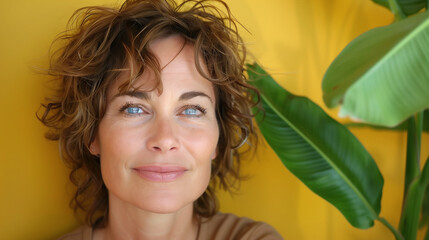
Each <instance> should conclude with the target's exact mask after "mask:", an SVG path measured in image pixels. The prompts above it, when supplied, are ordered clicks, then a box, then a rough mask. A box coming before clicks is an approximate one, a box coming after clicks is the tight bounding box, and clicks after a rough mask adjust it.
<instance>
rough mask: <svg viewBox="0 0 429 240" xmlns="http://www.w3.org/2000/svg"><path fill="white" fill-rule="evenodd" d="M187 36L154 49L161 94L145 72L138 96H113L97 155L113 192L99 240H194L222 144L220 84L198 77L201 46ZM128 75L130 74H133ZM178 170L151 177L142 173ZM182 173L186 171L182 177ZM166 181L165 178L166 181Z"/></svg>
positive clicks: (156, 44)
mask: <svg viewBox="0 0 429 240" xmlns="http://www.w3.org/2000/svg"><path fill="white" fill-rule="evenodd" d="M183 44H184V40H183V38H181V37H180V36H176V35H173V36H169V37H166V38H162V39H159V40H155V41H153V42H152V43H151V44H150V49H151V51H152V52H153V53H154V54H155V56H156V57H157V58H158V61H159V63H160V66H161V69H162V71H161V80H162V92H160V91H157V90H154V91H151V92H148V89H150V88H151V87H153V83H154V74H153V73H152V72H151V71H145V72H144V73H143V75H142V76H141V77H140V78H139V79H138V81H137V83H136V86H138V88H137V93H125V94H119V91H118V87H119V86H121V84H122V83H124V81H125V80H126V79H127V74H124V75H122V76H120V77H119V78H118V80H117V81H115V83H114V84H113V85H112V86H111V87H110V89H109V91H108V94H107V95H108V104H107V110H106V114H105V116H104V117H103V119H102V120H101V121H100V124H99V128H98V132H97V134H96V137H95V140H94V141H93V143H92V144H91V146H90V150H91V153H92V154H94V155H98V154H99V155H100V161H101V172H102V176H103V181H104V183H105V185H106V187H107V189H108V191H109V218H108V219H109V222H108V224H107V226H106V227H105V228H103V229H98V230H95V232H94V239H195V237H196V235H197V230H198V224H197V223H196V222H195V221H194V220H193V219H194V218H193V202H194V201H195V200H196V199H198V197H200V196H201V195H202V194H203V192H204V191H205V189H206V188H207V186H208V183H209V180H210V172H211V160H212V159H214V158H215V156H216V147H217V142H218V138H219V130H218V124H217V120H216V116H215V93H214V89H213V85H212V84H211V83H210V82H209V81H208V80H206V79H204V78H203V77H202V76H201V75H200V74H199V73H198V71H197V69H196V67H195V62H194V61H195V60H194V48H193V46H192V45H190V44H186V45H185V46H184V47H183ZM128 74H129V73H128ZM147 167H149V168H152V167H155V168H173V169H180V171H179V173H177V174H176V173H174V174H170V175H169V174H158V173H155V176H156V177H155V178H153V174H152V175H149V176H150V177H149V178H148V177H147V176H146V175H145V174H142V171H141V169H146V168H147ZM182 170H183V171H182ZM159 176H161V177H159Z"/></svg>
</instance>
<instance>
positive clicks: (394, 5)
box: [388, 0, 429, 21]
mask: <svg viewBox="0 0 429 240" xmlns="http://www.w3.org/2000/svg"><path fill="white" fill-rule="evenodd" d="M388 1H389V6H390V10H391V11H392V12H393V14H395V20H396V21H399V20H402V19H405V18H407V16H406V15H405V14H404V12H403V11H402V9H401V7H400V6H399V4H398V2H397V1H396V0H388ZM428 1H429V0H428Z"/></svg>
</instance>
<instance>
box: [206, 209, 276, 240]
mask: <svg viewBox="0 0 429 240" xmlns="http://www.w3.org/2000/svg"><path fill="white" fill-rule="evenodd" d="M198 239H215V240H217V239H219V240H220V239H249V240H252V239H264V240H277V239H283V238H282V237H281V236H280V234H279V233H278V232H277V231H276V230H275V229H274V228H273V227H271V226H270V225H269V224H267V223H265V222H257V221H254V220H252V219H250V218H246V217H238V216H236V215H233V214H223V213H217V214H216V215H214V216H213V217H212V218H203V219H202V221H201V227H200V234H199V237H198Z"/></svg>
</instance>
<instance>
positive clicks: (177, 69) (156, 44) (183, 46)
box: [108, 35, 213, 96]
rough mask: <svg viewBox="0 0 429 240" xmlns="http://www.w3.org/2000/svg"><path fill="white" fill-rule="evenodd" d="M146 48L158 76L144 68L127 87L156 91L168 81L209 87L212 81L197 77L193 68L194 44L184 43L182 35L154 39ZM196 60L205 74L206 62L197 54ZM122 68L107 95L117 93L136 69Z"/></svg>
mask: <svg viewBox="0 0 429 240" xmlns="http://www.w3.org/2000/svg"><path fill="white" fill-rule="evenodd" d="M149 49H150V51H151V53H152V54H153V55H154V56H155V57H156V59H157V61H158V64H159V68H160V74H161V76H160V78H161V79H157V77H156V75H155V73H154V70H153V69H151V68H149V67H145V69H144V71H143V73H142V74H141V75H140V76H138V78H137V79H136V81H134V82H133V84H132V86H131V89H139V90H142V91H152V90H154V89H158V90H160V89H163V88H164V85H165V84H169V82H171V80H176V81H182V82H183V83H186V82H188V83H189V81H191V82H193V85H196V86H198V85H207V86H210V87H211V88H213V85H212V83H211V82H210V81H208V80H207V79H205V78H204V77H203V76H201V74H200V73H199V71H198V70H197V67H196V64H195V61H196V58H195V49H194V46H193V45H192V44H191V43H189V42H186V40H185V39H184V38H183V37H181V36H179V35H171V36H167V37H163V38H160V39H155V40H153V41H151V42H150V43H149ZM198 61H199V62H200V66H201V67H202V69H201V70H202V71H203V72H204V73H206V74H207V72H208V71H207V68H206V64H205V63H204V61H203V60H202V57H199V58H198ZM130 65H131V64H130ZM125 69H126V70H125V71H123V72H122V73H121V74H120V75H119V76H118V78H117V79H116V80H115V81H114V82H113V84H112V86H110V87H109V91H108V95H109V96H112V95H114V94H116V93H118V92H119V89H120V88H122V86H123V85H128V83H129V81H130V78H131V75H132V72H133V71H137V70H136V68H135V67H134V69H133V66H127V67H126V68H125ZM161 92H162V90H161Z"/></svg>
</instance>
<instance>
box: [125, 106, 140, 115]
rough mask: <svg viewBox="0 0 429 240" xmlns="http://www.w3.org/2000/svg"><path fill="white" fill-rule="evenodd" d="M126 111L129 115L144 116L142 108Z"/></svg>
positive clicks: (132, 108) (131, 108) (130, 108)
mask: <svg viewBox="0 0 429 240" xmlns="http://www.w3.org/2000/svg"><path fill="white" fill-rule="evenodd" d="M125 111H126V112H127V113H128V114H142V113H143V110H142V109H141V108H139V107H127V108H126V109H125Z"/></svg>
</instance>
